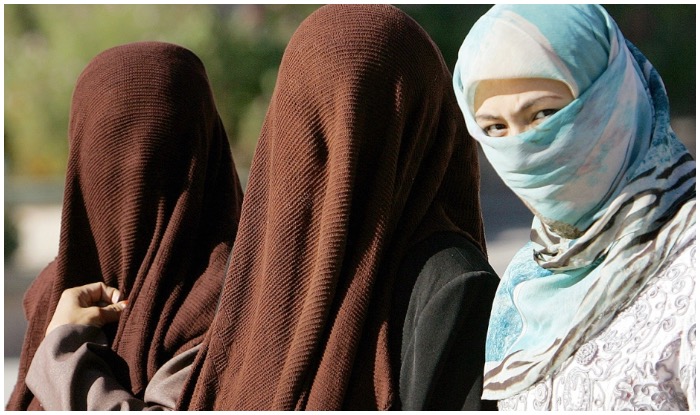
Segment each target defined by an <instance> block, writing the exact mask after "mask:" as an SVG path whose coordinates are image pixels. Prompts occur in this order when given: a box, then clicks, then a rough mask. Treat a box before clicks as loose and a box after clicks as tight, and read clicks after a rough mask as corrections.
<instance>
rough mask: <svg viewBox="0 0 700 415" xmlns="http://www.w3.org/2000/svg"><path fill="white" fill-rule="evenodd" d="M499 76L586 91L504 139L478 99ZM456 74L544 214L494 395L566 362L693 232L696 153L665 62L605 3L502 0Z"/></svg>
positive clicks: (513, 270)
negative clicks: (506, 0) (674, 124)
mask: <svg viewBox="0 0 700 415" xmlns="http://www.w3.org/2000/svg"><path fill="white" fill-rule="evenodd" d="M505 62H507V65H506V64H505ZM489 78H491V79H492V78H498V79H503V78H547V79H554V80H559V81H561V82H564V83H565V84H567V85H568V86H569V88H570V89H571V90H572V93H573V95H574V98H575V99H574V101H573V102H571V103H570V104H569V105H568V106H566V107H565V108H563V109H562V110H560V111H559V112H557V113H555V114H554V115H552V116H550V117H549V119H547V120H545V121H544V122H542V123H541V124H539V125H538V126H537V127H535V128H533V129H531V130H529V131H526V132H524V133H522V134H519V135H517V136H512V137H503V138H492V137H488V136H487V135H486V134H485V133H484V131H482V130H481V129H480V128H479V127H478V125H477V124H476V122H475V120H474V111H475V109H474V108H473V105H474V90H475V89H476V87H477V86H478V83H479V82H480V81H482V80H485V79H489ZM453 85H454V89H455V93H456V95H457V99H458V101H459V103H460V107H461V109H462V111H463V113H464V116H465V120H466V123H467V127H468V129H469V132H470V134H472V136H474V137H475V139H476V140H477V141H479V142H480V143H481V145H482V148H483V149H484V153H485V155H486V157H487V158H488V160H489V162H490V163H491V164H492V165H493V166H494V168H495V169H496V171H497V172H498V174H499V175H500V177H501V178H502V179H503V180H504V182H505V183H506V184H507V185H508V186H509V187H510V188H511V189H512V190H513V191H514V192H515V193H516V194H517V195H518V196H519V197H520V198H521V199H522V200H523V201H524V202H525V203H526V205H527V206H528V207H529V208H530V209H531V210H532V211H533V212H534V213H535V219H534V221H533V226H532V234H531V242H530V243H528V244H527V245H526V246H525V247H524V248H523V249H522V250H521V251H519V252H518V253H517V254H516V256H515V257H514V258H513V260H512V261H511V263H510V265H509V267H508V268H507V270H506V272H505V275H504V276H503V278H502V281H501V284H500V286H499V289H498V292H497V294H496V300H495V302H494V306H493V310H492V314H491V321H490V324H489V333H488V337H487V347H486V350H487V356H486V367H485V372H486V373H485V375H484V394H483V397H484V398H485V399H503V398H507V397H509V396H513V395H515V394H516V393H518V392H521V391H523V390H525V389H526V388H527V387H529V386H531V385H533V384H534V383H535V382H537V381H539V380H541V379H543V378H544V377H546V376H547V375H549V374H551V373H552V372H553V371H554V370H556V368H557V367H559V366H560V365H561V364H562V363H563V362H564V361H565V360H566V359H567V358H569V357H570V356H571V355H572V354H573V353H574V352H575V351H576V350H577V349H578V347H579V346H581V345H582V344H583V343H584V342H586V341H587V340H588V339H590V338H591V337H592V336H594V335H595V334H596V333H598V332H599V331H600V330H601V329H602V328H604V327H605V326H606V324H607V323H608V322H609V321H610V320H611V319H612V317H613V316H614V315H615V313H616V312H617V311H618V310H620V309H622V308H624V307H625V306H627V305H629V304H630V303H631V302H632V301H633V300H634V299H635V298H636V296H637V295H638V293H639V292H640V291H641V289H642V288H643V287H644V285H645V284H646V282H647V281H648V280H649V278H651V277H652V276H653V275H654V274H656V273H657V271H658V270H659V269H660V267H661V266H662V265H663V264H664V263H665V262H666V260H667V258H668V257H669V255H671V254H672V253H673V252H675V251H676V250H678V249H679V248H681V247H682V246H683V245H684V244H685V243H687V238H685V237H684V236H683V234H684V232H685V231H686V230H688V229H691V230H692V229H694V225H695V161H694V160H693V158H692V156H691V155H690V154H689V153H688V152H687V150H686V149H685V147H684V146H683V145H682V144H681V143H680V142H679V141H678V140H677V138H676V136H675V134H674V133H673V131H672V130H671V127H670V115H669V105H668V98H667V96H666V92H665V89H664V86H663V83H662V81H661V78H660V77H659V75H658V73H657V72H656V70H655V69H654V68H653V67H652V65H651V63H649V61H648V60H647V59H646V58H645V57H644V56H643V55H642V54H641V52H639V51H638V50H637V49H636V48H635V47H634V46H633V45H632V44H630V43H629V42H627V41H626V40H625V39H624V37H623V35H622V34H621V32H620V31H619V29H618V27H617V25H616V24H615V22H614V21H613V20H612V18H611V17H610V16H609V15H608V14H607V12H606V11H605V10H604V9H603V8H602V7H600V6H597V5H558V6H554V5H547V6H536V5H514V6H506V5H499V6H495V7H493V8H492V9H491V10H490V11H489V12H488V13H487V14H486V15H484V16H483V17H482V18H481V19H480V20H479V21H477V23H476V24H475V25H474V27H473V28H472V30H471V31H470V33H469V35H468V36H467V37H466V39H465V41H464V43H463V45H462V48H461V49H460V52H459V60H458V62H457V66H456V69H455V74H454V78H453ZM553 310H556V312H553Z"/></svg>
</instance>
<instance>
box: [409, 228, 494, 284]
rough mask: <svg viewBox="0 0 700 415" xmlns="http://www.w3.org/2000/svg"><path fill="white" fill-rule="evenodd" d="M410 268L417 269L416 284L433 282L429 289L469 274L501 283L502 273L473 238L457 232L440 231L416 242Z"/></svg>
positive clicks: (410, 259)
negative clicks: (490, 261) (498, 272)
mask: <svg viewBox="0 0 700 415" xmlns="http://www.w3.org/2000/svg"><path fill="white" fill-rule="evenodd" d="M406 267H409V268H411V267H412V268H414V269H415V270H417V271H418V278H417V280H416V284H428V283H429V284H428V285H429V287H426V288H429V289H430V290H436V289H439V288H441V287H443V286H445V285H447V284H449V283H451V282H453V281H454V280H455V279H464V278H465V277H467V276H473V277H475V278H479V277H480V278H484V279H486V280H494V281H495V282H496V283H498V276H497V275H496V272H495V271H494V270H493V268H492V267H491V265H490V264H489V262H488V259H487V258H486V256H485V255H484V253H482V252H481V250H480V249H479V248H478V247H477V246H476V245H475V244H474V243H473V242H471V241H470V240H469V239H467V238H466V237H464V236H462V235H459V234H455V233H447V232H445V233H438V234H435V235H432V236H431V237H429V238H427V239H426V240H424V241H422V242H421V243H420V244H418V245H416V246H415V247H414V248H413V249H412V252H411V255H410V258H409V259H408V260H407V261H406V264H405V267H404V268H406ZM460 277H461V278H460Z"/></svg>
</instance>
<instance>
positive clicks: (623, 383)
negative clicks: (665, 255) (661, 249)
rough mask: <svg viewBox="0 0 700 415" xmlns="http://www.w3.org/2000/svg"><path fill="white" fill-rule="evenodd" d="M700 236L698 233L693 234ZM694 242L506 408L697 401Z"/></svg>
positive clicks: (663, 407)
mask: <svg viewBox="0 0 700 415" xmlns="http://www.w3.org/2000/svg"><path fill="white" fill-rule="evenodd" d="M691 233H692V236H694V235H695V232H694V231H689V232H688V234H691ZM695 261H696V245H695V240H693V241H692V242H691V243H690V244H689V245H688V246H687V247H686V248H684V249H683V250H681V252H679V253H678V254H677V255H676V257H675V258H674V259H673V260H671V263H670V264H669V266H667V267H666V268H665V269H664V270H662V271H661V273H660V274H659V275H658V276H657V277H654V278H652V280H650V281H649V283H648V284H647V287H646V288H645V289H644V291H643V292H642V293H641V294H640V295H639V297H637V299H636V300H635V301H634V303H632V304H631V305H630V306H629V307H627V308H626V309H624V310H622V311H621V312H620V313H618V314H617V315H616V316H615V318H614V319H613V321H612V322H611V323H610V325H609V326H608V327H606V328H605V329H604V330H603V331H602V332H600V333H599V334H598V335H597V336H596V337H595V338H593V339H591V340H590V341H588V342H586V343H584V344H583V345H582V346H581V347H579V349H578V350H577V351H576V353H575V354H574V355H573V356H571V357H569V359H568V360H567V361H566V362H565V363H564V364H563V365H562V367H561V368H560V369H558V370H556V371H555V372H554V373H553V374H552V375H551V376H548V377H547V378H546V379H544V380H543V381H541V382H539V383H537V384H535V385H533V386H532V387H530V388H528V389H527V390H525V391H524V392H521V393H520V394H518V395H515V396H512V397H510V398H507V399H504V400H502V401H500V402H499V403H498V407H499V409H500V410H517V411H526V410H549V411H559V410H564V411H590V410H597V411H600V410H606V409H612V410H615V411H618V410H653V411H682V410H683V411H687V410H689V409H693V407H694V406H695V404H694V398H695V367H696V363H695V354H694V352H693V350H694V349H695V345H696V340H695V339H696V337H695V332H696V323H695V315H696V314H695Z"/></svg>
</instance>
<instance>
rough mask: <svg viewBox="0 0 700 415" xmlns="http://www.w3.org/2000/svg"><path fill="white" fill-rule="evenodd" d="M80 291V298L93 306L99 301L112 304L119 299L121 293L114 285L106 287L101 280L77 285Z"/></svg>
mask: <svg viewBox="0 0 700 415" xmlns="http://www.w3.org/2000/svg"><path fill="white" fill-rule="evenodd" d="M77 288H78V289H79V291H80V296H81V299H82V300H84V302H85V305H86V306H88V307H89V306H93V305H96V304H99V303H100V302H105V303H107V304H113V303H116V302H117V301H119V298H120V297H121V293H120V292H119V290H117V289H116V288H114V287H108V286H107V285H106V284H105V283H103V282H101V281H100V282H93V283H91V284H86V285H83V286H81V287H77Z"/></svg>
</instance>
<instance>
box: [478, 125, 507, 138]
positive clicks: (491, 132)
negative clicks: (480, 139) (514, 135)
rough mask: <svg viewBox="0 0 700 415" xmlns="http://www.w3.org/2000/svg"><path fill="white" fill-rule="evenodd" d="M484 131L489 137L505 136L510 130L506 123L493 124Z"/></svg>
mask: <svg viewBox="0 0 700 415" xmlns="http://www.w3.org/2000/svg"><path fill="white" fill-rule="evenodd" d="M484 132H485V133H486V135H487V136H489V137H504V136H505V135H506V133H507V132H508V130H507V127H506V126H505V124H491V125H489V126H488V127H486V128H484Z"/></svg>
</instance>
